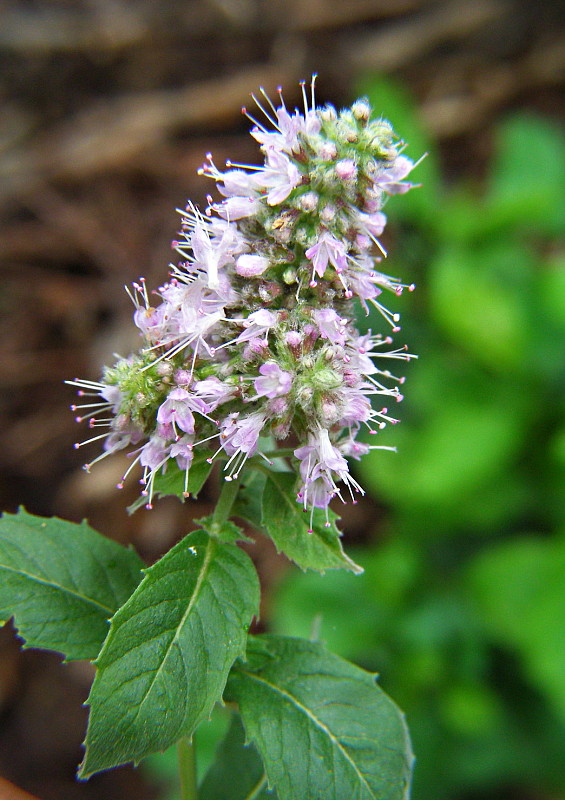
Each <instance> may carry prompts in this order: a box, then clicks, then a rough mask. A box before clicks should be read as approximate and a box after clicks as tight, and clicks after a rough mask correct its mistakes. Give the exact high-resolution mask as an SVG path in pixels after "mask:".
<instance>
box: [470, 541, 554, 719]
mask: <svg viewBox="0 0 565 800" xmlns="http://www.w3.org/2000/svg"><path fill="white" fill-rule="evenodd" d="M563 575H565V538H556V539H542V538H539V539H536V538H534V537H523V538H521V539H515V540H513V541H509V542H504V543H502V544H499V545H497V546H493V547H492V548H490V549H488V550H486V551H485V552H484V553H482V554H481V555H480V556H479V557H478V558H476V559H475V561H474V562H473V564H472V566H471V568H470V569H469V575H468V577H469V584H468V594H469V595H470V596H471V597H473V599H474V600H475V602H476V603H477V605H478V606H479V609H480V611H481V619H482V621H483V624H484V625H485V627H486V629H487V631H488V632H489V633H490V634H491V636H494V637H495V638H496V639H497V640H498V641H500V642H502V643H503V644H505V645H507V646H510V647H511V648H513V649H515V650H516V651H517V652H518V653H519V654H520V655H521V657H522V660H523V663H524V666H525V669H526V672H527V673H528V675H529V677H530V678H531V679H532V680H533V682H534V683H535V684H536V685H537V686H538V687H539V688H540V689H541V690H542V691H543V692H545V694H546V696H547V697H548V699H549V700H550V701H551V702H552V704H553V706H554V709H555V711H557V713H558V714H560V715H561V718H562V719H564V720H565V683H564V682H563V675H564V674H565V635H564V628H563V620H564V619H565V594H564V592H563Z"/></svg>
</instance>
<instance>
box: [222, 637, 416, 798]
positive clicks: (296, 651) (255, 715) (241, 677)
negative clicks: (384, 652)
mask: <svg viewBox="0 0 565 800" xmlns="http://www.w3.org/2000/svg"><path fill="white" fill-rule="evenodd" d="M257 639H258V640H259V642H258V643H259V644H260V645H261V646H260V648H259V650H258V651H255V641H256V640H251V642H250V647H249V650H248V657H249V660H248V662H247V663H246V664H238V665H237V667H236V668H235V669H234V670H233V671H232V674H231V676H230V680H229V682H228V690H227V694H228V697H229V698H230V699H232V700H235V701H236V702H237V703H238V704H239V709H240V712H241V715H242V718H243V723H244V725H245V730H246V732H247V735H248V737H249V738H250V739H251V740H252V742H253V743H254V744H255V746H256V747H257V749H258V751H259V753H260V754H261V757H262V759H263V763H264V765H265V769H266V772H267V775H268V778H269V782H270V784H271V785H272V786H274V787H275V788H276V790H277V793H278V797H279V800H304V798H308V800H344V798H348V799H349V798H355V800H402V798H406V797H407V795H408V788H409V782H410V775H411V768H412V762H413V757H412V751H411V748H410V740H409V736H408V731H407V729H406V725H405V722H404V717H403V715H402V713H401V712H400V711H399V709H398V708H397V707H396V706H395V704H394V703H393V702H392V700H390V698H389V697H387V695H386V694H385V693H384V692H383V691H382V690H381V689H380V688H379V687H378V686H377V684H376V683H375V676H374V675H371V674H370V673H368V672H365V671H364V670H362V669H360V668H359V667H356V666H355V665H354V664H351V663H350V662H348V661H345V660H344V659H342V658H339V657H338V656H336V655H334V654H333V653H330V652H329V651H328V650H326V649H325V648H324V647H323V646H322V645H321V644H319V643H317V642H309V641H306V640H303V639H291V638H286V637H283V636H261V637H257ZM265 645H266V647H267V650H268V654H267V655H266V653H265Z"/></svg>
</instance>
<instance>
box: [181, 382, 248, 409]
mask: <svg viewBox="0 0 565 800" xmlns="http://www.w3.org/2000/svg"><path fill="white" fill-rule="evenodd" d="M192 389H193V391H194V393H195V394H196V395H198V397H200V398H201V399H202V400H203V401H204V402H205V403H206V405H207V407H208V411H209V412H210V411H213V410H214V409H215V408H217V407H218V406H219V405H221V404H222V403H225V402H227V401H228V400H231V399H232V398H233V396H234V394H235V392H236V391H237V387H236V386H234V385H233V384H230V383H226V382H225V381H221V380H220V379H219V378H216V377H214V376H212V377H210V378H206V379H205V380H203V381H196V383H195V384H194V386H193V387H192Z"/></svg>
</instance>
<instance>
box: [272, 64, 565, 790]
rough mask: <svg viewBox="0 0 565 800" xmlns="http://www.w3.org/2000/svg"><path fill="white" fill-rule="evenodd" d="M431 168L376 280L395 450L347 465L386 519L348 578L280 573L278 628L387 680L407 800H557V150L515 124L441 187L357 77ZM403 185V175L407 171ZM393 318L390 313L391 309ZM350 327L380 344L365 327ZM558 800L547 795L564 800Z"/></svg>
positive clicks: (558, 138) (560, 718)
mask: <svg viewBox="0 0 565 800" xmlns="http://www.w3.org/2000/svg"><path fill="white" fill-rule="evenodd" d="M359 94H365V95H367V96H368V97H369V99H370V101H371V103H372V105H373V107H374V108H377V109H379V110H380V109H383V110H384V111H385V116H387V117H388V118H389V119H390V120H391V122H392V123H393V125H394V127H395V129H396V130H397V131H399V132H400V134H401V135H402V136H403V138H404V139H405V140H406V141H407V142H408V143H409V147H408V150H407V152H408V154H409V155H411V156H413V157H418V156H419V154H420V153H422V152H424V151H427V153H428V156H427V158H426V159H425V160H424V161H423V162H422V163H421V165H420V166H419V167H418V169H417V177H416V179H417V180H418V181H421V182H422V184H423V188H421V189H415V190H413V191H412V192H410V193H409V194H408V195H407V196H405V197H403V198H401V201H396V200H395V199H392V201H391V202H390V205H389V206H387V209H386V211H387V214H388V215H389V218H390V229H391V231H392V234H389V235H392V236H393V237H394V241H393V242H392V247H391V251H392V254H393V255H392V256H391V257H390V258H389V261H388V265H387V271H388V272H390V273H391V274H394V275H402V276H403V277H404V278H405V279H407V280H408V282H411V281H413V280H414V281H415V282H416V283H417V286H418V288H417V291H416V292H415V293H414V294H412V295H409V296H407V297H405V296H403V297H402V298H400V300H401V305H402V306H403V308H402V309H401V310H402V311H403V312H404V313H403V322H404V328H403V334H404V339H405V341H407V342H409V344H410V348H411V350H412V351H416V352H418V353H419V355H420V360H419V361H418V362H415V363H412V364H410V365H409V367H408V368H407V370H406V372H407V373H408V380H407V384H406V387H405V388H406V400H405V401H404V403H403V406H402V409H401V410H402V414H401V416H402V420H403V421H402V425H400V426H398V427H394V428H393V429H392V430H387V431H384V432H383V433H382V434H379V443H382V444H394V445H397V446H398V451H399V452H398V454H397V455H395V454H391V453H387V452H383V451H378V450H377V451H372V452H371V454H370V455H368V456H366V457H365V458H364V459H363V460H362V462H361V463H360V465H359V467H358V476H359V478H360V480H361V482H362V483H363V485H364V486H365V488H366V489H368V490H369V491H370V492H371V493H372V494H373V495H374V496H375V497H376V498H377V499H378V500H379V501H380V502H381V503H382V504H383V505H385V506H386V508H387V511H386V513H385V518H384V523H383V524H381V525H380V527H379V531H378V537H379V538H378V539H376V540H374V544H372V546H371V547H370V548H368V549H364V550H363V551H361V552H357V553H351V555H352V557H353V558H354V559H355V560H356V561H358V562H359V563H360V564H362V565H363V566H364V567H365V573H364V574H363V575H362V576H360V577H356V576H354V575H351V574H347V573H345V572H331V573H328V574H326V575H325V576H323V577H320V576H318V575H314V574H311V573H306V574H301V573H298V571H293V572H291V573H289V576H288V578H287V579H286V580H285V582H284V583H283V585H282V586H281V587H280V590H279V591H278V593H277V596H276V597H275V600H274V607H273V618H272V625H271V627H272V629H273V630H274V631H276V632H277V633H285V634H292V635H300V636H308V635H310V632H311V631H312V630H313V628H314V629H315V628H316V625H317V621H316V615H320V616H321V634H320V635H321V638H322V639H324V640H325V641H326V642H327V643H328V645H329V647H330V648H331V649H332V650H334V651H336V652H338V653H340V654H341V655H343V656H346V657H348V658H351V659H353V660H354V661H356V662H357V663H359V664H361V665H363V666H365V667H367V668H369V669H374V670H377V671H379V672H380V673H381V681H382V685H383V687H384V688H385V690H386V691H387V692H388V693H390V695H391V696H392V697H393V698H394V699H395V700H396V701H397V702H398V703H399V704H400V705H401V707H402V708H403V709H404V710H405V712H406V714H407V717H408V722H409V725H410V729H411V732H412V737H413V743H414V750H415V752H416V756H417V764H416V773H415V785H414V789H413V797H414V798H415V800H444V799H447V798H449V800H459V798H466V799H467V800H468V799H469V798H480V799H481V800H490V799H494V798H503V797H515V796H518V794H519V795H520V796H521V797H534V796H535V797H536V798H549V797H551V798H552V800H555V798H557V797H563V796H565V794H563V792H564V789H563V787H564V786H565V759H564V758H563V743H564V742H565V590H564V586H565V502H564V494H565V493H564V486H565V246H564V242H563V240H562V239H561V241H560V239H559V236H560V234H561V233H562V232H563V223H564V222H565V141H564V139H563V137H562V135H561V133H560V132H559V130H558V128H557V126H556V125H555V124H554V123H552V122H550V121H548V120H546V119H543V118H540V117H536V116H533V115H529V114H525V113H519V114H514V115H512V116H509V117H508V118H507V119H506V120H504V121H503V122H501V123H500V124H499V126H498V127H497V129H496V131H495V141H494V142H493V154H492V159H491V163H490V168H489V172H488V177H487V178H486V180H483V181H481V183H480V184H479V181H478V180H476V181H470V180H469V181H467V182H463V183H459V184H457V185H451V186H448V185H447V182H446V181H445V180H444V179H443V178H442V176H441V169H440V166H439V157H438V154H437V149H436V147H435V145H434V143H433V142H431V141H430V140H429V139H428V138H427V137H426V135H425V133H424V131H423V129H422V127H421V126H420V124H419V122H418V119H417V116H416V113H415V110H414V107H413V105H412V103H411V101H410V99H409V98H408V97H407V95H406V94H405V93H404V92H403V91H402V89H401V88H399V87H398V86H395V85H393V84H391V83H390V82H388V81H383V80H374V79H371V80H367V81H365V82H364V85H363V86H361V87H360V92H359ZM415 174H416V173H415ZM391 303H392V300H391ZM359 322H360V324H361V325H364V326H366V327H371V326H373V328H374V329H375V330H380V329H381V328H382V324H381V321H380V320H379V319H377V318H371V317H369V319H368V320H367V319H366V318H364V317H363V316H361V317H360V319H359ZM560 792H561V793H560Z"/></svg>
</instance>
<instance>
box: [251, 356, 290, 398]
mask: <svg viewBox="0 0 565 800" xmlns="http://www.w3.org/2000/svg"><path fill="white" fill-rule="evenodd" d="M259 372H260V373H261V377H260V378H255V380H254V382H253V383H254V385H255V391H256V392H257V394H258V396H259V397H269V398H271V399H272V398H274V397H280V395H284V394H288V392H289V391H290V387H291V384H292V374H291V373H290V372H286V371H285V370H283V369H281V368H280V367H279V365H278V364H277V363H276V362H275V361H267V363H266V364H262V365H261V366H260V367H259Z"/></svg>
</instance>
